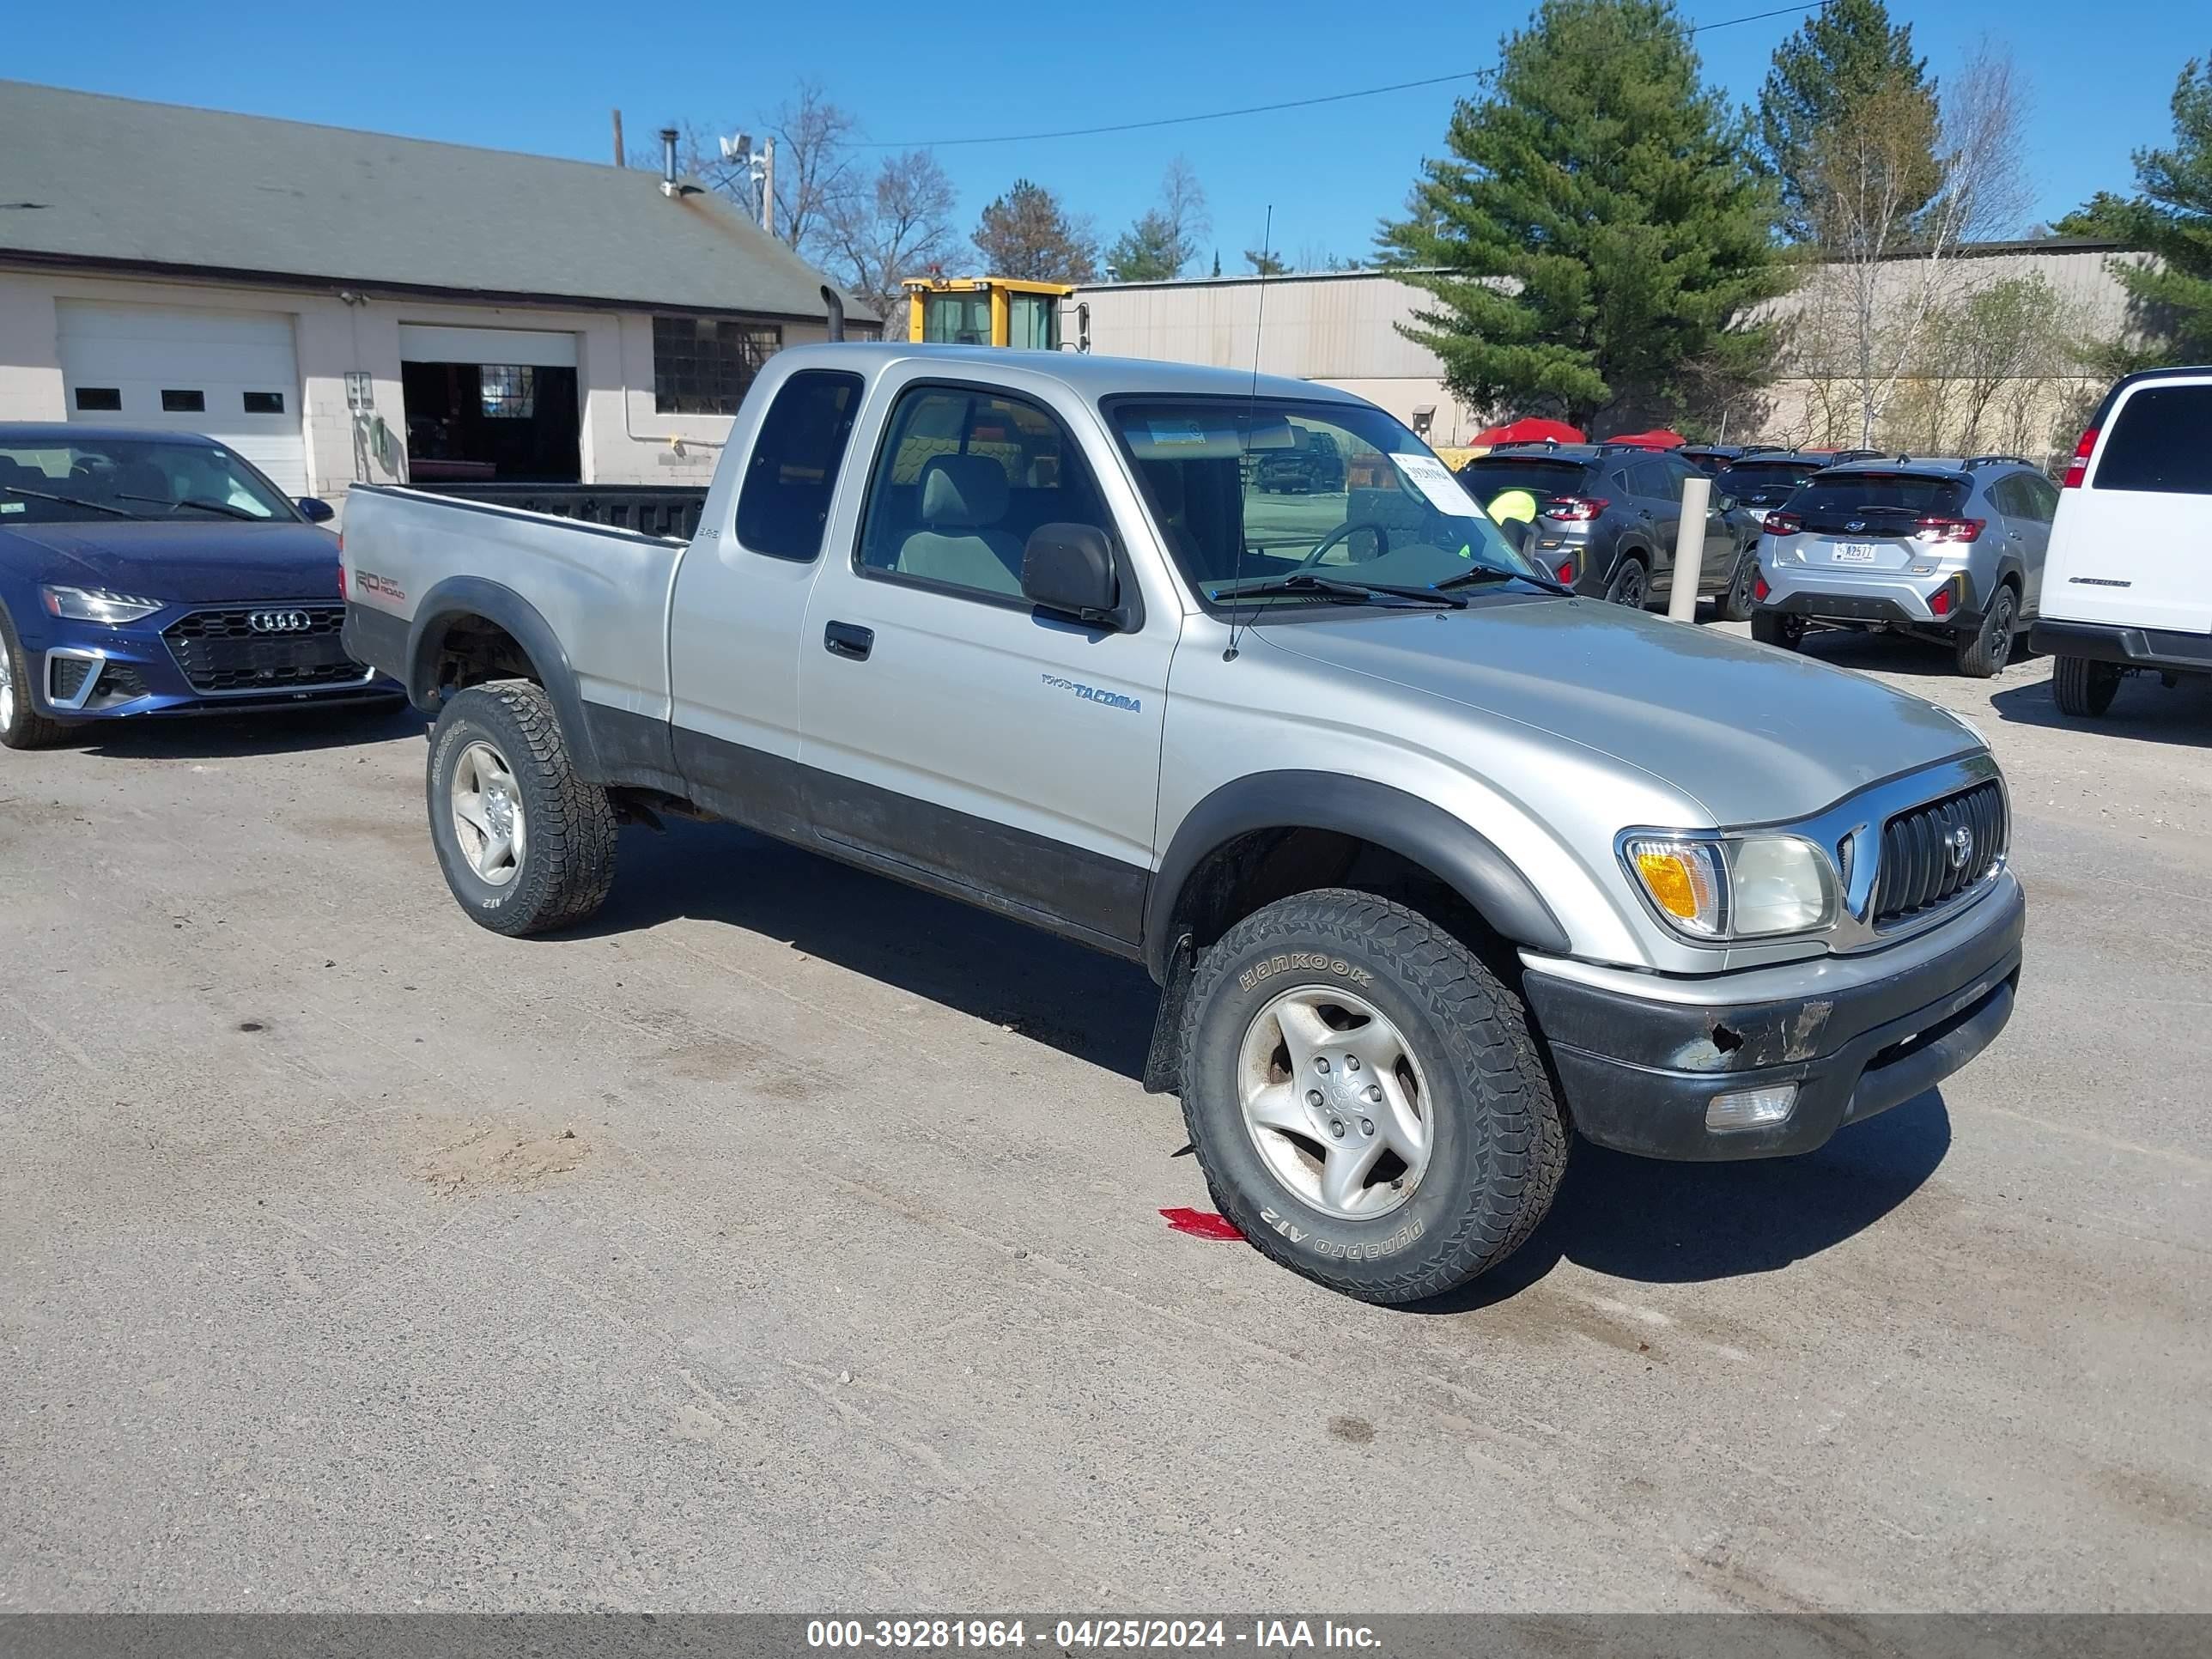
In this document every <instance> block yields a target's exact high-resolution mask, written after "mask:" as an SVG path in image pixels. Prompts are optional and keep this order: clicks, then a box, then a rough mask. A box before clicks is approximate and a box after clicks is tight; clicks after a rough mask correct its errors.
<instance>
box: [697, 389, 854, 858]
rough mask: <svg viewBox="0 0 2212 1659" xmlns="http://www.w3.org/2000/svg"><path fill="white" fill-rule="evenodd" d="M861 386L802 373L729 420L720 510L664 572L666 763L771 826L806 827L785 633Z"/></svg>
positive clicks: (814, 563)
mask: <svg viewBox="0 0 2212 1659" xmlns="http://www.w3.org/2000/svg"><path fill="white" fill-rule="evenodd" d="M865 386H866V383H865V382H864V381H863V380H861V378H860V376H859V375H858V374H847V373H844V372H842V371H836V370H829V369H802V370H799V372H798V373H796V374H792V375H791V376H790V377H789V378H787V380H785V381H784V382H783V384H782V385H781V386H780V387H778V388H777V390H776V392H775V395H774V397H773V398H772V399H771V400H770V402H769V407H768V410H767V413H766V414H765V415H763V416H762V417H761V420H760V424H759V427H758V428H757V430H755V431H752V432H750V433H748V432H746V431H744V425H745V422H744V420H743V419H742V418H740V420H739V421H738V423H737V425H736V426H735V427H733V428H732V430H731V433H730V441H731V442H732V445H736V444H738V443H739V442H741V441H743V442H744V446H745V447H744V448H743V449H740V450H739V451H738V453H741V454H743V455H744V457H745V465H744V471H743V472H742V474H740V475H739V476H738V477H736V478H735V479H734V480H733V488H734V489H735V492H736V495H737V501H736V506H735V512H734V514H731V509H730V508H729V507H726V506H725V505H724V504H723V503H722V502H721V501H718V500H716V499H714V498H711V497H710V499H709V500H708V507H707V513H706V514H705V515H704V516H703V517H702V519H701V520H700V533H699V537H698V539H697V540H696V543H695V544H693V546H692V548H691V550H690V552H688V553H686V554H685V555H684V562H683V563H682V564H681V565H680V566H678V569H677V577H676V592H675V596H674V602H673V604H672V605H671V611H670V617H669V625H668V658H669V680H670V690H671V694H672V695H671V706H672V709H673V715H674V723H675V730H674V738H675V745H676V763H677V769H678V770H679V771H680V772H682V773H683V775H684V779H685V781H687V782H688V783H689V784H690V787H691V793H692V795H693V797H694V799H696V800H697V801H698V802H699V803H700V805H702V806H705V807H708V809H710V810H711V811H715V812H717V813H719V814H720V815H721V816H723V817H728V818H731V819H732V820H734V821H736V822H737V823H745V824H750V825H751V826H752V827H753V828H755V829H765V830H768V831H769V832H770V833H771V834H775V835H781V836H795V837H803V836H805V834H806V833H807V819H806V814H805V804H804V800H803V798H802V792H801V791H800V789H799V649H798V646H797V644H796V643H795V642H796V641H799V637H800V630H801V629H803V628H804V627H805V620H806V596H807V593H808V592H809V590H811V588H812V587H813V586H814V582H815V579H816V576H817V574H818V573H819V572H820V570H821V568H822V564H823V559H822V549H823V540H824V538H825V536H826V534H827V531H828V526H829V515H830V510H831V507H832V505H833V503H834V502H835V501H836V489H837V479H838V476H839V473H840V471H841V470H842V466H843V465H844V462H845V459H846V455H845V452H846V448H847V446H848V442H849V441H850V439H851V437H852V432H853V422H854V417H855V416H857V415H858V414H859V412H860V401H861V394H862V392H863V391H864V390H865ZM725 515H729V516H725ZM724 526H727V529H726V531H725V528H724Z"/></svg>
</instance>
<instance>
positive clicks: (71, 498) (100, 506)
mask: <svg viewBox="0 0 2212 1659" xmlns="http://www.w3.org/2000/svg"><path fill="white" fill-rule="evenodd" d="M0 489H4V490H6V491H7V492H8V493H9V495H28V496H29V497H30V498H31V499H32V500H33V501H59V502H60V503H61V504H62V505H63V506H64V507H82V508H84V509H85V510H86V511H87V512H88V513H113V514H114V515H115V516H116V517H117V518H118V519H130V520H140V519H143V517H144V516H145V515H144V514H143V513H133V512H132V511H131V509H130V508H129V507H111V506H109V505H108V504H107V503H106V501H85V500H83V499H82V498H81V497H79V496H76V495H55V494H54V493H53V492H52V491H51V490H46V489H24V488H23V486H22V485H21V484H0Z"/></svg>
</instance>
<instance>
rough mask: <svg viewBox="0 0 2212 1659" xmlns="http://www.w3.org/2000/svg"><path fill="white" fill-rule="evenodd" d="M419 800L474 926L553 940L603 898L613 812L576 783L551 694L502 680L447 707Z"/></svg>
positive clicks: (434, 732) (611, 858) (433, 733)
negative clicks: (552, 932)
mask: <svg viewBox="0 0 2212 1659" xmlns="http://www.w3.org/2000/svg"><path fill="white" fill-rule="evenodd" d="M424 791H425V794H426V795H427V797H428V805H429V811H430V841H431V844H432V845H433V846H434V847H435V848H436V849H437V853H438V864H439V866H440V868H441V869H442V870H443V871H444V872H445V874H446V884H447V886H448V887H450V888H452V889H453V896H454V897H455V898H456V899H458V900H459V901H460V904H461V908H463V909H464V910H466V911H467V912H468V913H469V915H470V916H471V919H472V920H474V921H476V922H477V924H478V925H479V926H482V927H489V928H490V929H491V931H492V932H494V933H507V934H510V935H513V934H521V933H546V932H548V931H550V930H551V929H553V928H556V927H567V926H568V925H570V924H571V923H574V922H578V921H583V920H584V919H585V918H586V916H588V915H591V914H592V912H593V911H594V910H597V909H598V908H599V905H600V903H601V902H603V901H604V900H605V898H606V896H607V890H608V888H609V887H610V886H611V885H612V884H613V882H614V874H615V814H614V808H613V807H612V806H611V805H609V803H608V800H607V792H606V791H605V789H603V788H601V787H599V785H597V784H594V783H588V782H586V781H585V780H583V779H582V778H580V777H578V776H577V775H576V770H575V767H574V764H573V763H571V762H570V760H569V757H568V743H567V740H566V739H565V738H563V736H562V732H561V723H560V721H559V720H557V719H556V717H555V714H554V711H553V699H552V698H551V697H550V696H548V695H547V694H546V690H545V688H544V686H542V685H537V684H532V683H531V682H530V681H527V680H497V681H495V682H493V683H492V684H489V685H478V686H472V687H471V688H470V689H469V690H465V691H463V692H461V693H460V694H459V695H458V696H455V697H453V699H452V700H450V701H449V702H447V704H446V706H445V708H444V709H443V710H441V712H440V714H439V715H438V723H437V724H436V725H435V726H433V727H431V728H430V760H429V766H428V772H427V774H426V777H425V783H424Z"/></svg>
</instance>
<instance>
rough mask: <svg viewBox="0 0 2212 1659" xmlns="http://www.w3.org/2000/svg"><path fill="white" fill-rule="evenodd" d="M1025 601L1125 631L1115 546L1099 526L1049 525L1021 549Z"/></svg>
mask: <svg viewBox="0 0 2212 1659" xmlns="http://www.w3.org/2000/svg"><path fill="white" fill-rule="evenodd" d="M1022 597H1023V598H1024V599H1027V600H1029V602H1030V604H1031V605H1036V606H1038V607H1039V608H1040V609H1042V610H1046V611H1060V612H1061V613H1062V614H1064V615H1066V616H1070V617H1076V618H1078V619H1079V620H1080V621H1083V622H1086V623H1091V624H1092V625H1093V626H1096V627H1099V628H1125V627H1127V625H1128V616H1127V612H1126V611H1123V610H1122V608H1121V579H1120V578H1119V577H1118V576H1116V575H1115V571H1114V546H1113V544H1112V543H1111V542H1109V541H1108V540H1107V539H1106V532H1104V531H1103V530H1101V529H1099V528H1098V526H1096V525H1089V524H1044V525H1039V526H1037V527H1036V529H1035V530H1033V531H1031V532H1030V538H1029V542H1028V544H1027V545H1026V546H1024V548H1023V549H1022Z"/></svg>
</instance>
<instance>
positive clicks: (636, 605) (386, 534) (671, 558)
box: [343, 484, 686, 720]
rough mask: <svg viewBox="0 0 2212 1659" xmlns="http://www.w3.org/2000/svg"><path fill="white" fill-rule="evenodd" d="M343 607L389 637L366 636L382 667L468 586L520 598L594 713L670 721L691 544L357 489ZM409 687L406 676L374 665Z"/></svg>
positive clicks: (381, 488) (350, 506) (394, 665)
mask: <svg viewBox="0 0 2212 1659" xmlns="http://www.w3.org/2000/svg"><path fill="white" fill-rule="evenodd" d="M343 545H344V550H345V551H344V564H345V568H346V570H347V572H348V574H349V582H348V586H347V596H348V598H349V599H350V600H351V601H352V602H353V603H354V604H355V605H356V606H358V607H360V608H361V609H362V611H371V612H376V613H381V614H382V615H383V616H384V617H386V618H388V619H389V623H390V624H391V625H390V626H385V627H379V628H377V629H374V631H373V633H371V632H364V633H363V635H362V637H363V639H364V640H365V641H371V644H370V648H371V649H372V650H374V652H375V653H376V654H377V656H378V657H379V658H381V657H382V656H385V655H390V654H394V651H395V647H394V646H393V645H391V644H386V643H381V641H397V640H398V639H399V638H400V637H402V636H403V633H407V634H411V633H414V632H416V631H419V629H420V628H421V625H422V623H425V622H427V621H428V620H429V619H430V617H432V616H433V615H434V614H435V613H436V612H437V611H440V610H441V609H447V608H451V609H471V608H473V607H471V606H470V605H467V604H466V603H465V593H466V591H467V590H468V589H469V588H470V587H471V586H472V585H480V584H489V585H490V586H495V587H500V588H504V589H507V590H508V591H509V592H512V593H513V594H515V595H518V596H520V598H521V599H523V600H524V601H525V602H526V604H527V605H528V606H529V608H530V609H531V610H532V611H535V612H536V613H537V615H538V617H542V618H543V619H544V622H545V623H546V624H547V626H548V628H549V629H550V635H551V637H553V638H555V639H556V640H558V641H561V642H562V647H563V648H564V649H565V650H566V652H567V653H568V666H569V667H570V669H571V670H572V671H573V672H574V678H575V685H576V689H577V690H578V691H579V692H580V694H581V695H582V696H584V697H586V698H587V699H589V700H590V701H591V702H598V703H604V704H606V705H607V706H608V707H610V708H618V709H622V710H625V711H627V712H629V713H631V714H642V715H646V716H648V717H650V718H653V719H657V720H665V719H666V718H667V717H668V708H669V704H668V641H667V636H666V633H665V618H666V616H667V609H668V593H669V588H670V585H671V582H672V581H673V580H674V579H675V574H676V566H677V562H678V561H679V560H680V559H681V558H682V557H683V556H684V548H685V546H686V544H685V543H684V542H683V541H681V540H678V539H676V538H672V537H666V536H649V535H644V534H641V533H640V532H637V531H634V530H623V529H618V528H616V527H614V526H608V525H599V524H592V523H588V522H583V521H580V520H576V519H571V518H562V517H556V516H555V515H553V514H551V513H533V512H527V511H525V510H523V509H521V508H520V507H510V506H507V505H504V504H501V503H495V502H490V501H471V500H466V499H462V498H459V497H456V496H453V495H445V494H442V493H439V494H434V493H431V492H428V491H425V490H419V489H400V488H397V487H393V486H389V485H382V484H362V485H356V487H355V488H354V489H353V490H352V491H351V492H350V494H349V495H348V497H347V501H346V521H345V538H344V544H343ZM376 666H377V667H379V668H381V669H383V670H384V671H386V672H387V673H391V674H393V675H395V676H396V677H398V678H401V679H403V680H404V679H406V678H408V670H409V667H410V665H409V664H407V663H405V662H385V661H382V660H377V661H376Z"/></svg>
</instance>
